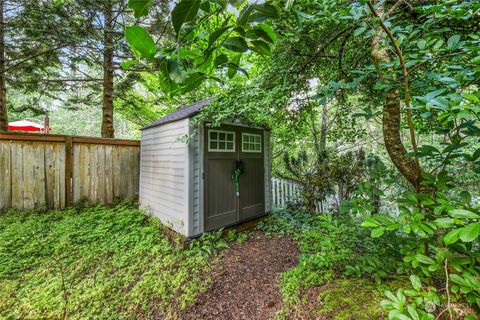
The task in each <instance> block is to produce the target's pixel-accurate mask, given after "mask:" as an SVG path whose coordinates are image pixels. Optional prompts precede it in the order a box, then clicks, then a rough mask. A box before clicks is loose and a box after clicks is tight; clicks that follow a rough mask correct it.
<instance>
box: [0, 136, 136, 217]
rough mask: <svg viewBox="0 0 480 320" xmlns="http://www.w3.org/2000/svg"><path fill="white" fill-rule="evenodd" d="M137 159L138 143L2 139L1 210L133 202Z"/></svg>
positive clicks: (65, 138) (71, 138) (67, 138)
mask: <svg viewBox="0 0 480 320" xmlns="http://www.w3.org/2000/svg"><path fill="white" fill-rule="evenodd" d="M139 155H140V142H139V141H134V140H119V139H101V138H87V137H74V136H64V135H40V134H25V133H5V134H0V210H1V209H7V208H17V209H40V208H49V209H61V208H65V207H67V206H69V205H71V204H73V203H75V202H77V201H79V200H82V199H87V200H89V201H91V202H101V203H111V202H112V201H113V199H114V198H126V197H132V198H135V197H137V196H138V189H139V188H138V183H139V180H138V179H139V160H140V156H139Z"/></svg>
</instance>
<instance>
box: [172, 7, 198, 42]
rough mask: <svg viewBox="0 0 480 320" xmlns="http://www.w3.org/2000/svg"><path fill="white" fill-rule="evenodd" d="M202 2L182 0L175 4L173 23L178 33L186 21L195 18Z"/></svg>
mask: <svg viewBox="0 0 480 320" xmlns="http://www.w3.org/2000/svg"><path fill="white" fill-rule="evenodd" d="M200 3H201V1H200V0H182V1H180V2H179V3H178V4H177V5H176V6H175V8H174V9H173V11H172V25H173V29H174V30H175V32H176V33H177V34H178V32H179V31H180V28H181V27H182V25H183V24H184V23H185V22H189V21H192V20H194V19H195V17H196V16H197V12H198V9H199V8H200Z"/></svg>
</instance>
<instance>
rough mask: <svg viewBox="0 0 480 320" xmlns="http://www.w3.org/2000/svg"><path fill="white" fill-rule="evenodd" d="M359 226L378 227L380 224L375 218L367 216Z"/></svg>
mask: <svg viewBox="0 0 480 320" xmlns="http://www.w3.org/2000/svg"><path fill="white" fill-rule="evenodd" d="M361 226H362V227H364V228H376V227H379V226H380V224H379V223H378V222H377V221H376V220H374V219H371V218H369V219H366V221H363V222H362V224H361Z"/></svg>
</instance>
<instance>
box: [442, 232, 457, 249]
mask: <svg viewBox="0 0 480 320" xmlns="http://www.w3.org/2000/svg"><path fill="white" fill-rule="evenodd" d="M459 235H460V229H456V230H452V231H450V232H449V233H447V234H446V235H445V237H443V242H445V245H447V246H448V245H450V244H452V243H455V242H457V241H458V237H459Z"/></svg>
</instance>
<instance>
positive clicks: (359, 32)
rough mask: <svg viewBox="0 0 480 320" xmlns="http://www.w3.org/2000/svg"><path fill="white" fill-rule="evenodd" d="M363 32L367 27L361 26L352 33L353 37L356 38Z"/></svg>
mask: <svg viewBox="0 0 480 320" xmlns="http://www.w3.org/2000/svg"><path fill="white" fill-rule="evenodd" d="M365 30H367V27H366V26H361V27H360V28H357V29H355V31H354V32H353V35H354V36H355V37H357V36H359V35H361V34H362V33H364V32H365Z"/></svg>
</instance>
